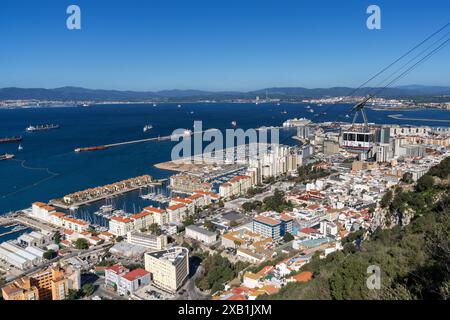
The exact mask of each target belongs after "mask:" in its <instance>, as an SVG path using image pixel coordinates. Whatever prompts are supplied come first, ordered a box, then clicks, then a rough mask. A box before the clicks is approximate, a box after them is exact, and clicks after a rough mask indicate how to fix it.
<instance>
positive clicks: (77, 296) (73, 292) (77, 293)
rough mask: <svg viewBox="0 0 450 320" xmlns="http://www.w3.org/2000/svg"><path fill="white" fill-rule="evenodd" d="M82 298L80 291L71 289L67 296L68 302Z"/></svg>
mask: <svg viewBox="0 0 450 320" xmlns="http://www.w3.org/2000/svg"><path fill="white" fill-rule="evenodd" d="M81 296H82V294H81V292H80V290H74V289H69V291H68V292H67V295H66V300H78V299H80V298H81Z"/></svg>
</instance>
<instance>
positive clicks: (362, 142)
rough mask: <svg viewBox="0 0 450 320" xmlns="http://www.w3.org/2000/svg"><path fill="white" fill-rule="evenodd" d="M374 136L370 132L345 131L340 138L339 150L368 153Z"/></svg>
mask: <svg viewBox="0 0 450 320" xmlns="http://www.w3.org/2000/svg"><path fill="white" fill-rule="evenodd" d="M373 141H374V136H373V133H370V132H361V131H345V132H344V133H343V134H342V138H341V148H343V149H346V150H347V151H349V152H356V153H362V152H368V151H369V150H371V149H372V147H373Z"/></svg>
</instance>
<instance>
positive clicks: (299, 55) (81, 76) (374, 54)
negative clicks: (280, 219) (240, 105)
mask: <svg viewBox="0 0 450 320" xmlns="http://www.w3.org/2000/svg"><path fill="white" fill-rule="evenodd" d="M70 4H77V5H79V6H80V7H81V11H82V30H81V31H69V30H67V29H66V18H67V14H66V9H67V7H68V6H69V5H70ZM370 4H378V5H379V6H380V7H381V9H382V30H380V31H371V30H368V29H367V28H366V18H367V14H366V9H367V7H368V5H370ZM448 21H450V1H448V0H426V1H425V0H409V1H406V0H405V1H402V0H370V1H367V0H307V1H306V0H293V1H285V0H270V1H266V0H260V1H253V0H190V1H189V0H126V1H125V0H114V1H113V0H108V1H107V0H70V1H68V0H28V1H25V0H2V1H1V2H0V35H1V38H0V39H1V40H0V41H1V42H0V43H1V47H0V87H9V86H18V87H46V88H53V87H60V86H66V85H70V86H82V87H88V88H98V89H100V88H101V89H120V90H124V89H129V90H161V89H174V88H177V89H189V88H192V89H205V90H253V89H259V88H264V87H272V86H304V87H309V88H312V87H330V86H357V85H359V84H360V83H362V82H363V81H364V80H366V79H367V78H368V76H369V75H371V74H373V73H375V72H376V71H377V70H379V69H380V68H381V67H383V66H385V65H386V64H388V63H389V62H390V61H392V60H393V59H395V58H396V57H398V56H399V55H400V54H402V53H404V52H405V51H406V50H408V49H409V48H411V47H412V46H413V45H415V44H416V43H418V42H419V41H420V40H422V39H423V38H425V37H426V36H427V35H428V34H430V33H431V32H433V31H434V30H436V29H438V28H439V27H440V26H442V25H444V24H445V23H446V22H448ZM401 84H426V85H450V46H449V47H447V48H446V49H445V50H444V51H442V52H440V53H439V54H438V55H436V56H435V57H433V59H432V60H430V61H429V62H427V63H426V64H424V65H422V66H421V67H420V68H419V69H418V70H417V71H415V72H414V73H412V74H411V75H409V76H408V77H407V79H405V80H404V81H403V82H402V83H401Z"/></svg>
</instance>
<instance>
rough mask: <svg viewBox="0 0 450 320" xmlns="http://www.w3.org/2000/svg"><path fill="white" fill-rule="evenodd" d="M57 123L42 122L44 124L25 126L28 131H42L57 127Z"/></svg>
mask: <svg viewBox="0 0 450 320" xmlns="http://www.w3.org/2000/svg"><path fill="white" fill-rule="evenodd" d="M58 128H59V125H57V124H44V125H37V126H29V127H28V128H26V130H27V131H28V132H33V131H44V130H51V129H58Z"/></svg>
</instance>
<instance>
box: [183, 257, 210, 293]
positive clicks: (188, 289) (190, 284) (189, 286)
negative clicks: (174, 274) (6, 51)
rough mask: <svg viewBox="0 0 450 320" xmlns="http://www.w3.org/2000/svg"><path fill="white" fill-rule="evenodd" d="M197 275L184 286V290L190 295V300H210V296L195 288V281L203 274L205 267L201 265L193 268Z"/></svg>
mask: <svg viewBox="0 0 450 320" xmlns="http://www.w3.org/2000/svg"><path fill="white" fill-rule="evenodd" d="M193 268H196V269H193V270H195V273H194V274H193V275H192V276H191V277H190V278H189V280H188V281H187V283H186V284H185V285H184V287H183V289H185V290H186V292H187V295H188V300H208V299H209V296H208V295H205V294H203V293H202V292H200V290H199V289H198V288H197V287H196V286H195V279H197V278H198V277H199V276H200V275H202V274H203V267H202V266H201V265H195V264H194V266H193Z"/></svg>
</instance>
